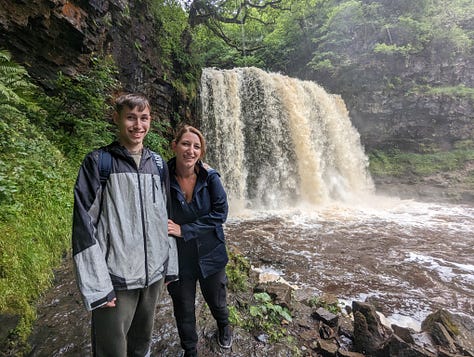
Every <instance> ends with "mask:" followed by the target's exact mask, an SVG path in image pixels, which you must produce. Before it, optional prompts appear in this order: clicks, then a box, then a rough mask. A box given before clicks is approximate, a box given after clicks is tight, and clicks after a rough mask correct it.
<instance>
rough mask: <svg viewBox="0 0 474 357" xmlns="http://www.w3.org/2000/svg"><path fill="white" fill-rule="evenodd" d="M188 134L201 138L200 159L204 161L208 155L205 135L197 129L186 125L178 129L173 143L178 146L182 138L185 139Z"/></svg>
mask: <svg viewBox="0 0 474 357" xmlns="http://www.w3.org/2000/svg"><path fill="white" fill-rule="evenodd" d="M186 133H193V134H196V135H197V136H198V137H199V141H200V142H201V157H200V159H203V158H204V156H205V155H206V139H204V135H202V133H201V132H200V131H199V130H198V129H196V128H195V127H194V126H191V125H188V124H184V125H182V126H180V127H179V128H178V131H177V132H176V135H175V137H174V139H173V142H174V143H176V144H178V143H179V141H180V140H181V138H182V137H183V135H184V134H186Z"/></svg>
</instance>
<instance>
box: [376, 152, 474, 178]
mask: <svg viewBox="0 0 474 357" xmlns="http://www.w3.org/2000/svg"><path fill="white" fill-rule="evenodd" d="M466 146H467V144H466ZM369 159H370V166H369V168H370V172H371V173H372V174H373V175H376V176H384V175H388V176H395V177H403V176H406V175H409V174H412V175H416V176H427V175H432V174H435V173H441V172H450V171H454V170H457V169H459V168H461V167H463V166H464V164H465V163H466V162H467V161H470V160H474V147H472V146H471V147H469V148H467V149H455V150H452V151H441V152H434V153H427V154H419V153H409V152H402V151H400V150H391V151H389V152H383V151H379V150H374V151H373V152H371V153H370V154H369Z"/></svg>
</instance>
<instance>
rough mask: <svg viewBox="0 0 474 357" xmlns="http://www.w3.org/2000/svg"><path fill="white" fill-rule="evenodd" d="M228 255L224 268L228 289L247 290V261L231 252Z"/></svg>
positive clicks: (248, 268) (248, 270) (248, 267)
mask: <svg viewBox="0 0 474 357" xmlns="http://www.w3.org/2000/svg"><path fill="white" fill-rule="evenodd" d="M228 254H229V264H227V266H226V274H227V279H228V280H229V288H230V289H231V290H233V291H245V290H247V289H248V287H249V286H248V277H249V273H250V263H249V261H248V260H247V259H246V258H245V257H243V256H242V255H240V254H236V253H234V252H232V251H229V252H228Z"/></svg>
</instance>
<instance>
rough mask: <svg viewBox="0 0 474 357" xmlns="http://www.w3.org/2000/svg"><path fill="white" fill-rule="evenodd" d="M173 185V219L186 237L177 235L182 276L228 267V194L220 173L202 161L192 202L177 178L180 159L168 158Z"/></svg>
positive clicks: (209, 273)
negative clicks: (177, 164)
mask: <svg viewBox="0 0 474 357" xmlns="http://www.w3.org/2000/svg"><path fill="white" fill-rule="evenodd" d="M168 168H169V171H170V186H171V187H170V188H171V190H170V191H171V204H172V207H171V212H170V215H171V219H172V220H173V221H174V222H175V223H176V224H179V225H180V226H181V234H182V238H178V239H177V243H178V259H179V273H180V276H190V277H197V276H198V274H199V273H201V274H202V276H203V277H204V278H206V277H208V276H210V275H212V274H214V273H217V272H219V271H221V270H222V269H224V268H225V266H226V264H227V262H228V260H229V259H228V257H227V250H226V246H225V238H224V229H223V227H222V225H223V224H224V222H225V221H226V219H227V213H228V204H227V194H226V192H225V190H224V187H223V186H222V183H221V180H220V177H219V174H218V173H217V171H215V170H214V169H210V168H209V169H206V168H204V166H203V165H202V163H201V162H198V164H197V167H196V173H197V179H196V185H195V187H194V192H193V197H192V201H191V202H189V203H188V202H186V199H185V197H184V193H183V192H182V191H181V188H180V187H179V184H178V182H177V181H176V176H175V172H176V170H175V168H176V160H175V158H172V159H171V160H170V161H169V162H168Z"/></svg>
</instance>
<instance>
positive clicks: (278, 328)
mask: <svg viewBox="0 0 474 357" xmlns="http://www.w3.org/2000/svg"><path fill="white" fill-rule="evenodd" d="M253 297H254V300H255V302H256V304H255V305H250V307H249V313H250V316H251V317H252V319H251V321H249V322H248V323H249V324H250V326H249V327H251V328H252V329H257V330H263V331H265V333H267V334H268V335H269V336H270V340H271V341H273V342H275V341H278V340H279V339H281V338H282V337H283V336H285V330H284V328H283V327H282V324H284V323H287V322H291V321H292V317H291V313H290V311H289V310H288V309H287V308H286V307H282V306H280V305H276V304H273V302H272V298H271V297H270V295H268V294H267V293H265V292H263V293H257V294H254V296H253Z"/></svg>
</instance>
